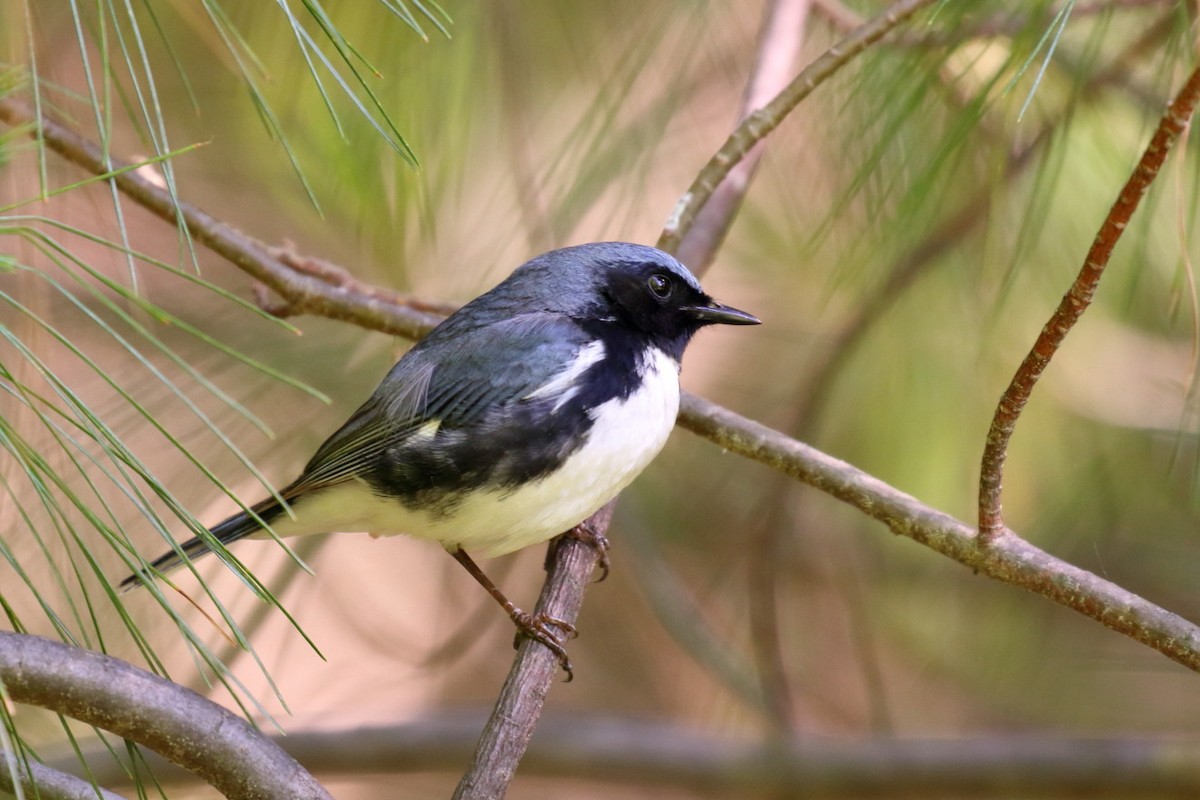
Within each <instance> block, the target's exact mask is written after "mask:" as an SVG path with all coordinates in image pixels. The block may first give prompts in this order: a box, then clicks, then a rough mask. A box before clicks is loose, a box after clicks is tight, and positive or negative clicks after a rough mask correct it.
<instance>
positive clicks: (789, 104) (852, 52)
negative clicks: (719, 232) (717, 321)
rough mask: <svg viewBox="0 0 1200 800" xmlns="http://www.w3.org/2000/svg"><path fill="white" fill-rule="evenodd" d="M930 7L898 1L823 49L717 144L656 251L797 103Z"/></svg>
mask: <svg viewBox="0 0 1200 800" xmlns="http://www.w3.org/2000/svg"><path fill="white" fill-rule="evenodd" d="M932 2H934V0H899V2H897V3H895V4H893V5H892V6H890V7H889V8H888V10H887V11H885V12H884V13H882V14H880V15H879V16H877V17H874V18H873V19H871V20H870V21H869V22H867V23H865V24H863V25H861V26H859V27H858V28H857V29H855V30H854V32H853V33H851V34H850V35H849V36H847V37H846V38H845V39H842V40H841V41H840V42H838V43H837V44H835V45H834V46H833V47H831V48H829V49H828V50H826V51H825V52H824V53H823V54H822V55H821V56H819V57H818V58H817V59H816V60H815V61H813V62H812V63H811V64H809V65H808V66H807V67H805V68H804V69H802V70H801V71H800V74H799V75H797V76H796V77H795V78H794V79H793V80H792V82H791V83H789V84H788V85H787V88H785V89H784V90H783V91H782V92H780V93H779V94H778V95H776V96H775V99H773V100H772V101H771V102H769V103H767V105H765V106H763V107H762V108H760V109H759V110H757V111H755V112H754V113H752V114H750V115H749V116H747V117H746V119H745V120H744V121H743V122H742V124H740V125H738V127H737V129H736V130H734V132H733V133H732V134H730V136H729V138H728V139H726V140H725V144H723V145H721V149H720V150H718V151H717V152H716V154H715V155H713V157H712V158H710V159H709V161H708V163H707V164H705V165H704V168H703V169H701V170H700V173H699V174H698V175H697V176H696V180H694V181H692V185H691V186H690V187H688V190H687V191H686V192H685V193H684V195H683V197H681V198H680V199H679V203H678V204H677V205H676V206H675V209H674V210H673V211H672V212H671V216H670V217H669V218H668V219H667V224H666V226H665V227H664V228H663V232H662V235H661V236H659V237H658V245H657V246H658V247H659V249H661V250H666V251H667V252H669V253H674V252H676V251H677V250H678V249H679V245H680V242H682V241H683V237H684V236H685V235H686V234H687V232H688V231H689V230H690V229H691V227H692V224H693V223H694V222H695V219H696V215H697V214H699V213H700V210H701V209H702V208H704V206H705V205H706V204H707V203H708V201H709V199H710V198H711V197H712V195H713V193H714V192H716V191H717V189H718V187H720V185H721V183H722V182H723V181H724V180H725V179H726V177H727V176H728V175H729V173H730V171H731V170H732V169H733V168H734V167H736V166H737V165H738V164H740V163H741V162H742V161H743V160H744V159H745V158H746V156H747V155H749V153H750V151H751V150H753V149H754V146H755V145H757V144H758V143H759V142H761V141H762V140H763V139H765V138H766V137H767V135H768V134H770V133H771V131H773V130H775V128H777V127H778V126H779V124H780V123H781V122H783V121H784V120H785V119H786V118H787V116H788V114H790V113H791V112H792V111H793V110H794V109H795V108H796V106H797V105H799V104H800V101H801V100H803V99H804V98H806V97H808V96H809V95H810V94H812V92H813V90H814V89H816V88H817V87H818V86H820V85H821V84H822V83H824V82H825V80H826V79H828V78H830V77H832V76H833V75H834V74H836V73H837V72H838V70H840V69H841V68H842V67H844V66H846V65H847V64H849V63H850V62H851V61H852V60H853V59H854V57H855V56H857V55H858V54H860V53H862V52H863V51H864V50H866V49H867V48H868V47H870V46H871V45H872V44H873V43H875V42H877V41H878V40H879V39H881V38H883V37H884V35H886V34H887V32H888V31H890V30H892V29H893V28H895V27H896V26H897V25H899V24H900V23H901V22H904V21H905V20H906V19H908V18H909V17H911V16H912V15H913V14H915V13H916V12H917V11H919V10H920V9H922V8H924V7H925V6H927V5H929V4H930V3H932Z"/></svg>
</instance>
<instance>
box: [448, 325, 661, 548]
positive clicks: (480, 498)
mask: <svg viewBox="0 0 1200 800" xmlns="http://www.w3.org/2000/svg"><path fill="white" fill-rule="evenodd" d="M639 373H640V377H641V380H640V382H639V383H638V384H637V386H636V388H634V389H633V391H631V392H630V393H628V394H627V395H625V396H623V397H622V396H619V395H618V396H614V397H612V398H610V399H608V400H606V401H604V402H602V403H599V404H597V405H595V406H593V407H591V408H590V409H587V410H586V411H585V412H584V413H585V414H586V415H587V418H588V422H589V425H588V426H587V429H586V432H585V433H583V434H582V436H581V439H582V444H581V445H579V446H578V447H576V448H575V449H574V450H573V451H572V452H570V454H569V455H567V456H566V458H565V459H563V460H562V462H561V463H560V464H559V465H558V466H557V468H555V469H553V470H551V471H549V472H548V473H546V474H545V475H544V476H542V477H540V478H538V479H535V480H532V481H528V482H525V483H522V484H519V485H517V486H514V487H511V488H508V489H505V490H502V491H498V492H491V491H485V492H476V493H472V494H469V495H467V496H465V497H464V498H462V499H461V502H460V504H459V505H458V507H457V508H455V509H454V512H453V514H451V515H450V517H449V518H448V519H447V523H448V527H449V531H450V532H451V534H452V535H453V536H454V537H455V541H454V543H455V544H458V545H459V546H461V547H462V548H464V549H466V550H468V551H469V550H472V549H475V550H478V551H479V552H480V553H481V554H482V555H485V556H494V555H501V554H503V553H508V552H512V551H514V550H519V549H521V548H523V547H527V546H529V545H532V544H536V543H538V542H542V541H546V540H548V539H550V538H552V537H554V536H557V535H558V534H560V533H563V532H565V531H567V530H569V529H571V528H573V527H574V526H576V525H578V524H579V523H580V522H582V521H583V520H584V519H586V518H587V517H589V516H590V515H591V514H593V513H594V512H595V511H597V510H599V508H600V507H601V506H603V505H604V504H605V503H607V502H608V501H609V500H610V499H612V498H613V497H615V496H616V495H617V494H618V493H619V492H620V491H621V490H622V489H624V488H625V487H626V486H628V485H629V484H630V483H631V482H632V481H633V479H634V478H636V477H637V476H638V474H639V473H641V471H642V470H643V469H645V468H646V466H647V465H648V464H649V463H650V462H651V461H652V460H653V459H654V457H655V456H656V455H658V453H659V451H661V450H662V448H663V445H664V444H666V441H667V437H668V436H669V435H670V433H671V430H672V428H673V427H674V425H675V418H676V416H677V415H678V412H679V364H678V362H676V361H675V359H673V358H671V357H670V356H668V355H667V354H665V353H663V352H662V351H661V350H659V349H658V348H648V349H647V351H646V352H645V354H643V356H642V358H640V359H639ZM564 413H566V411H565V410H564ZM549 427H550V428H552V427H553V426H552V425H551V426H549ZM537 435H538V434H537V433H536V432H533V433H532V434H531V437H532V438H536V437H537Z"/></svg>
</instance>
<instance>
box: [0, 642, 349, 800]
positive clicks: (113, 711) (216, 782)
mask: <svg viewBox="0 0 1200 800" xmlns="http://www.w3.org/2000/svg"><path fill="white" fill-rule="evenodd" d="M0 683H3V684H4V689H5V691H6V693H7V695H8V697H10V698H11V699H12V700H13V701H14V702H17V703H25V704H28V705H35V706H40V707H42V708H46V709H49V710H51V711H55V712H57V713H59V714H63V715H65V716H68V717H71V718H73V719H77V720H79V721H81V722H86V723H87V724H89V725H94V726H96V727H97V728H103V729H104V730H107V731H112V732H113V733H115V734H117V735H118V736H122V737H124V738H126V739H128V740H130V741H132V742H137V743H138V744H143V745H145V746H147V747H149V748H150V749H151V750H154V751H155V752H156V753H158V754H160V755H162V756H163V757H164V758H166V759H167V760H169V761H171V762H173V763H176V764H178V765H180V766H181V767H184V768H185V769H187V770H189V771H191V772H194V773H195V774H196V775H198V776H200V777H201V778H203V779H204V780H205V781H206V782H208V783H209V784H210V785H211V786H213V787H214V788H215V789H217V791H219V792H221V794H223V795H224V796H225V797H228V798H230V799H231V800H275V799H276V798H281V797H287V798H292V800H330V795H329V793H328V792H326V791H325V790H324V789H323V788H321V786H320V784H318V783H317V781H316V780H315V779H314V778H313V777H312V776H311V775H310V774H309V773H308V772H307V771H305V769H304V768H303V767H301V766H300V764H299V763H298V762H297V761H296V760H295V759H294V758H292V757H291V756H289V755H288V754H287V753H285V752H284V751H283V750H282V749H281V748H280V747H279V746H278V745H277V744H275V743H274V742H272V741H271V740H270V739H268V738H267V737H265V736H263V735H262V734H261V733H260V732H259V731H258V730H257V729H256V728H255V727H254V726H253V725H251V724H250V723H248V722H246V720H244V719H242V718H241V717H239V716H237V715H236V714H234V713H232V712H231V711H228V710H226V709H224V708H222V707H221V706H219V705H217V704H216V703H213V702H212V701H210V700H206V699H205V698H203V697H201V696H200V695H198V694H196V693H195V692H193V691H191V690H190V689H186V688H184V687H182V686H179V685H178V684H175V683H172V682H171V681H168V680H166V679H165V678H160V677H158V676H157V675H152V674H151V673H149V672H146V671H145V670H142V669H138V668H137V667H135V666H133V665H131V664H128V663H126V662H124V661H121V660H120V659H116V658H112V657H110V656H106V655H103V654H101V653H94V652H92V651H90V650H83V649H81V648H78V647H72V646H70V645H67V644H63V643H62V642H56V641H52V640H50V639H45V638H42V637H40V636H32V635H29V634H21V633H10V632H7V631H0Z"/></svg>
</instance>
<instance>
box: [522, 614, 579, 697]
mask: <svg viewBox="0 0 1200 800" xmlns="http://www.w3.org/2000/svg"><path fill="white" fill-rule="evenodd" d="M511 616H512V621H513V624H514V625H516V626H517V635H516V638H514V639H513V647H514V648H515V647H517V646H518V645H519V644H520V643H521V637H522V636H525V637H528V638H530V639H532V640H534V641H535V642H537V643H538V644H540V645H542V646H543V647H545V648H546V649H547V650H549V651H550V652H551V653H553V654H554V655H555V657H557V658H558V663H559V666H561V667H562V670H563V672H565V673H567V679H566V682H567V683H570V682H571V681H572V680H573V679H574V678H575V670H574V669H573V668H572V667H571V659H570V658H569V657H568V656H567V649H566V648H565V647H563V642H564V641H566V640H569V639H574V638H575V637H576V636H578V635H579V631H577V630H576V629H575V626H574V625H572V624H571V623H569V622H567V621H566V620H561V619H558V618H557V617H551V616H550V615H548V614H527V613H525V612H524V611H522V610H521V609H519V608H516V609H513V611H512V614H511Z"/></svg>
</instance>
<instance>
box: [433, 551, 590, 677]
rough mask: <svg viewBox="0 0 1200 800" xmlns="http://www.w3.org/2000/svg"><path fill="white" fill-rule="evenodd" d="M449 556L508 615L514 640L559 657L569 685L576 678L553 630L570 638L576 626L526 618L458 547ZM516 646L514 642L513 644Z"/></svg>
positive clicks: (531, 616) (533, 616)
mask: <svg viewBox="0 0 1200 800" xmlns="http://www.w3.org/2000/svg"><path fill="white" fill-rule="evenodd" d="M449 552H450V555H452V556H454V560H455V561H457V562H458V563H460V564H462V565H463V568H464V569H466V571H467V572H469V573H471V577H473V578H474V579H475V580H476V581H477V582H478V583H479V585H480V586H482V587H483V588H484V589H487V593H488V594H490V595H491V596H492V597H493V598H494V599H495V600H496V602H497V603H499V604H500V607H501V608H503V609H504V611H505V613H506V614H508V616H509V619H511V620H512V621H513V624H514V625H516V626H517V639H518V640H520V638H521V637H522V636H528V637H529V638H530V639H533V640H534V641H535V642H538V643H540V644H542V645H544V646H545V647H546V648H547V649H548V650H549V651H550V652H552V653H554V655H555V656H557V657H558V663H559V664H560V665H561V666H562V668H563V672H565V673H567V680H568V681H570V680H571V679H572V678H574V677H575V673H574V671H573V670H572V669H571V659H569V658H568V657H567V650H566V648H564V647H563V646H562V642H561V641H559V636H558V634H556V633H555V631H554V630H552V628H558V629H559V630H560V631H562V633H563V634H565V635H566V637H567V638H573V637H574V636H575V635H576V631H575V626H574V625H572V624H571V623H569V622H566V621H565V620H561V619H556V618H554V617H551V616H548V615H546V614H527V613H526V612H524V611H522V610H521V609H519V608H517V607H516V606H515V605H513V602H512V601H511V600H509V599H508V598H507V597H505V596H504V592H502V591H500V589H499V588H498V587H497V586H496V584H494V583H492V581H491V579H490V578H488V576H487V575H484V574H483V570H481V569H480V568H479V565H478V564H476V563H475V562H474V561H473V560H472V559H471V557H470V556H469V555H467V553H466V551H465V550H463V549H462V548H461V547H456V548H454V549H453V550H451V551H449ZM513 646H514V647H515V646H516V642H515V641H514V642H513Z"/></svg>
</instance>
